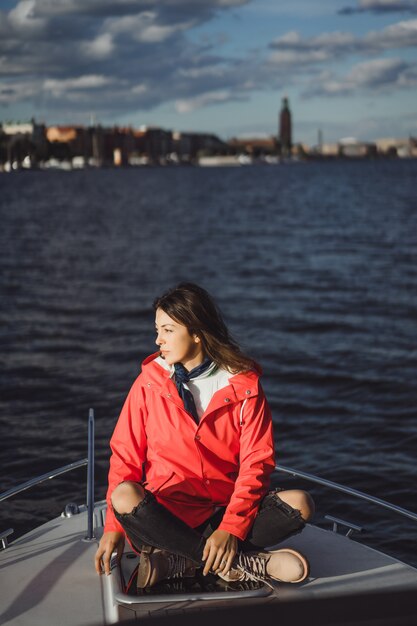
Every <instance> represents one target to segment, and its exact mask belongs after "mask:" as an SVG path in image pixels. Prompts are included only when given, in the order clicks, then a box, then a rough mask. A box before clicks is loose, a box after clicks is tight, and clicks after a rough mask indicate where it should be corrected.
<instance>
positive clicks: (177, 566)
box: [166, 552, 187, 578]
mask: <svg viewBox="0 0 417 626" xmlns="http://www.w3.org/2000/svg"><path fill="white" fill-rule="evenodd" d="M167 558H168V575H167V576H166V578H179V577H180V576H182V575H183V574H184V572H185V570H186V569H187V559H186V558H185V556H181V555H180V554H173V553H172V552H170V553H168V554H167Z"/></svg>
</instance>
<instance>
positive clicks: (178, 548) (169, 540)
mask: <svg viewBox="0 0 417 626" xmlns="http://www.w3.org/2000/svg"><path fill="white" fill-rule="evenodd" d="M279 491H281V490H280V489H276V490H274V491H270V492H269V493H267V494H266V496H265V497H264V498H263V499H262V501H261V504H260V506H259V510H258V514H257V516H256V517H255V520H254V522H253V524H252V528H251V530H250V531H249V533H248V536H247V537H246V539H245V541H240V540H239V543H238V550H241V551H243V552H249V551H253V550H254V551H259V550H263V549H265V548H267V547H269V546H273V545H275V544H277V543H280V542H281V541H282V540H284V539H287V538H288V537H290V536H292V535H295V534H297V533H299V532H301V530H302V529H303V528H304V526H305V522H304V520H303V518H302V517H301V513H300V511H298V510H296V509H293V508H292V507H291V506H290V505H289V504H287V503H286V502H284V501H283V500H281V498H280V497H279V495H278V492H279ZM224 511H225V508H220V509H218V510H217V511H216V512H215V513H214V514H213V515H212V516H211V517H209V518H208V519H207V520H206V521H205V522H204V523H203V524H201V525H200V526H197V528H191V527H190V526H187V524H185V522H183V521H182V520H180V519H179V518H178V517H176V516H175V515H174V514H173V513H171V512H170V511H168V510H167V509H166V508H165V507H164V506H163V505H162V504H160V503H159V502H157V500H156V498H155V496H154V495H153V494H152V493H151V492H150V491H147V490H146V489H145V498H144V499H143V500H142V502H140V504H138V506H136V507H135V508H134V509H133V511H131V513H122V514H120V513H118V512H117V511H116V510H115V509H114V513H115V516H116V519H117V520H118V521H119V523H120V524H121V525H122V527H123V529H124V531H125V532H126V535H127V537H128V538H129V540H130V543H131V544H132V546H133V547H134V549H135V550H136V551H137V552H140V549H141V546H142V545H143V544H147V545H151V546H154V547H155V548H161V549H163V550H168V551H169V552H174V553H176V554H180V555H182V556H185V557H186V558H188V559H191V560H192V561H194V562H195V563H196V564H198V565H201V564H202V562H203V561H202V557H203V550H204V545H205V543H206V539H207V538H208V537H209V536H210V535H211V534H212V533H213V532H214V531H215V530H216V528H218V526H219V524H220V522H221V521H222V518H223V515H224Z"/></svg>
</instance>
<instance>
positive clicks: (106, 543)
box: [94, 531, 125, 575]
mask: <svg viewBox="0 0 417 626" xmlns="http://www.w3.org/2000/svg"><path fill="white" fill-rule="evenodd" d="M124 547H125V536H124V533H119V532H117V531H110V532H107V533H104V535H103V536H102V538H101V539H100V543H99V544H98V548H97V552H96V555H95V559H94V562H95V566H96V572H97V574H102V573H103V566H104V573H105V574H107V575H109V574H110V557H111V555H112V553H113V552H114V551H116V553H117V558H118V559H120V557H121V556H122V554H123V549H124Z"/></svg>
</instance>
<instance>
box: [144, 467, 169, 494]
mask: <svg viewBox="0 0 417 626" xmlns="http://www.w3.org/2000/svg"><path fill="white" fill-rule="evenodd" d="M174 474H175V472H171V473H170V474H165V475H164V476H152V478H150V479H149V481H148V482H147V483H145V488H146V489H147V490H148V491H151V492H152V493H158V492H159V491H160V490H161V489H163V487H164V485H166V484H167V483H168V482H169V481H170V480H171V478H172V477H173V476H174Z"/></svg>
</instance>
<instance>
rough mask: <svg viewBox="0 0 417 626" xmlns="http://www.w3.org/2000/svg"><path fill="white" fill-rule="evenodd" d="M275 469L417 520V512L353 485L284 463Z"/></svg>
mask: <svg viewBox="0 0 417 626" xmlns="http://www.w3.org/2000/svg"><path fill="white" fill-rule="evenodd" d="M275 470H276V471H277V472H283V473H284V474H290V475H291V476H295V477H297V478H302V479H304V480H306V481H308V482H312V483H316V484H318V485H322V486H324V487H328V488H330V489H333V490H335V491H340V492H342V493H345V494H348V495H350V496H353V497H355V498H359V499H361V500H366V501H367V502H371V503H372V504H376V505H377V506H380V507H383V508H385V509H388V510H389V511H392V512H394V513H398V514H399V515H402V516H404V517H408V518H409V519H411V520H413V521H414V522H417V513H414V512H413V511H409V510H408V509H404V508H402V507H400V506H397V505H395V504H392V503H391V502H387V501H386V500H381V499H380V498H376V497H375V496H371V495H369V494H367V493H364V492H363V491H358V490H357V489H352V487H346V486H344V485H340V484H339V483H335V482H333V481H331V480H328V479H327V478H321V477H319V476H315V475H314V474H308V473H307V472H300V471H299V470H295V469H292V468H290V467H285V466H284V465H276V466H275ZM339 521H341V520H339Z"/></svg>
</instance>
